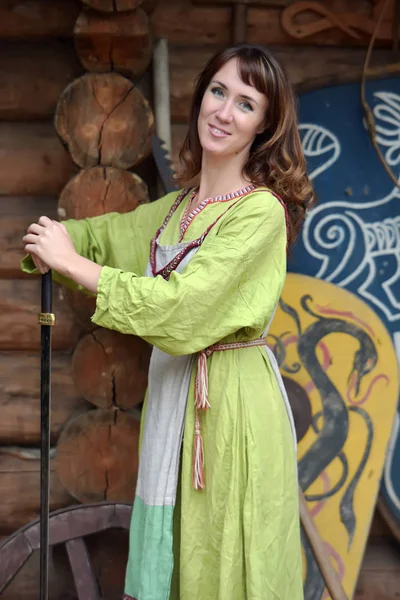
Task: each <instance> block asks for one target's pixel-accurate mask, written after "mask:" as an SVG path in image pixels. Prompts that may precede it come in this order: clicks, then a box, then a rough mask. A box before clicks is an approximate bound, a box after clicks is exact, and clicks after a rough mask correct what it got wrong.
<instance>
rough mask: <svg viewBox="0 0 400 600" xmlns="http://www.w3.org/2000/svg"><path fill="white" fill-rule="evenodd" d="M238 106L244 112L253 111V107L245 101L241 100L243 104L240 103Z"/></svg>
mask: <svg viewBox="0 0 400 600" xmlns="http://www.w3.org/2000/svg"><path fill="white" fill-rule="evenodd" d="M240 106H241V107H242V108H244V109H245V110H249V111H253V110H254V109H253V107H252V105H251V104H250V102H246V101H245V100H243V102H241V103H240Z"/></svg>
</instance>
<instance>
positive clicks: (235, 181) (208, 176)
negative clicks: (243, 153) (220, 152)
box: [198, 155, 251, 202]
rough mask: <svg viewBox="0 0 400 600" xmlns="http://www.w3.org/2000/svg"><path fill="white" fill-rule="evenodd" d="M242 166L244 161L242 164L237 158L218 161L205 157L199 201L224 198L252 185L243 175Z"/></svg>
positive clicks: (202, 165) (202, 166)
mask: <svg viewBox="0 0 400 600" xmlns="http://www.w3.org/2000/svg"><path fill="white" fill-rule="evenodd" d="M242 165H243V161H242V159H241V160H240V162H239V160H235V158H229V159H225V160H223V159H221V160H218V161H217V160H215V158H214V157H213V158H212V159H211V157H208V156H207V155H205V156H203V159H202V164H201V174H200V183H199V192H198V201H200V202H201V201H202V200H204V199H205V198H215V196H223V195H225V194H228V193H229V192H234V191H236V190H238V189H241V188H243V187H246V186H247V185H250V183H251V182H250V181H247V180H246V178H245V177H244V175H243V174H242Z"/></svg>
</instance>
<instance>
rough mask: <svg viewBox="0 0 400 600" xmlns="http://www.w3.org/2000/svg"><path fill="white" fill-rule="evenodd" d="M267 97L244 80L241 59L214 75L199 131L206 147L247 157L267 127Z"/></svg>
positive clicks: (225, 154) (214, 152)
mask: <svg viewBox="0 0 400 600" xmlns="http://www.w3.org/2000/svg"><path fill="white" fill-rule="evenodd" d="M267 104H268V103H267V98H266V96H265V95H264V94H262V93H261V92H259V91H257V90H256V88H255V87H253V86H251V85H247V84H246V83H244V81H242V79H241V78H240V76H239V72H238V64H237V59H236V58H233V59H232V60H230V61H229V62H227V63H226V64H225V65H224V66H223V67H222V68H221V69H220V70H219V71H218V72H217V73H216V74H215V75H214V77H213V78H212V80H211V81H210V85H209V86H208V88H207V89H206V91H205V93H204V96H203V100H202V103H201V108H200V114H199V118H198V132H199V138H200V143H201V146H202V148H203V151H205V152H209V153H212V154H215V155H218V156H221V157H222V156H227V157H228V156H232V155H238V154H242V155H243V159H245V158H246V157H247V155H248V153H249V151H250V147H251V145H252V143H253V140H254V138H255V136H256V135H257V134H258V133H261V132H262V131H263V129H264V127H263V124H264V121H265V115H266V110H267Z"/></svg>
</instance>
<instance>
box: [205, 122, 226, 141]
mask: <svg viewBox="0 0 400 600" xmlns="http://www.w3.org/2000/svg"><path fill="white" fill-rule="evenodd" d="M208 127H209V129H210V132H211V135H213V136H214V137H218V138H224V137H228V135H231V134H230V133H228V132H227V131H224V130H223V129H220V128H219V127H215V125H208Z"/></svg>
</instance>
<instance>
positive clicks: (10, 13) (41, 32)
mask: <svg viewBox="0 0 400 600" xmlns="http://www.w3.org/2000/svg"><path fill="white" fill-rule="evenodd" d="M79 11H80V6H79V2H73V1H71V0H57V1H55V0H7V2H1V5H0V38H3V39H19V40H21V39H25V40H29V39H36V40H38V39H40V40H42V39H43V38H69V37H71V36H72V31H73V28H74V24H75V21H76V19H77V17H78V14H79Z"/></svg>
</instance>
